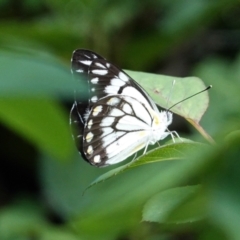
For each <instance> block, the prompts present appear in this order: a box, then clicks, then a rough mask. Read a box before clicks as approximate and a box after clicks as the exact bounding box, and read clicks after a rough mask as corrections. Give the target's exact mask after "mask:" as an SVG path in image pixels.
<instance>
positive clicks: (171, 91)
mask: <svg viewBox="0 0 240 240" xmlns="http://www.w3.org/2000/svg"><path fill="white" fill-rule="evenodd" d="M175 83H176V81H175V79H174V80H173V81H172V87H171V90H170V93H169V95H168V99H167V109H168V106H169V102H170V99H171V97H172V93H173V87H174V85H175Z"/></svg>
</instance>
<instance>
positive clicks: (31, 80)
mask: <svg viewBox="0 0 240 240" xmlns="http://www.w3.org/2000/svg"><path fill="white" fill-rule="evenodd" d="M15 51H16V49H15ZM19 51H21V52H20V53H17V52H14V53H12V52H7V51H1V52H0V65H1V73H0V78H1V81H0V94H1V96H8V97H10V96H13V97H16V96H34V97H35V96H36V95H37V96H46V95H47V96H51V97H53V96H55V97H56V96H61V97H65V98H66V97H68V98H69V97H70V96H71V98H72V96H73V89H74V88H73V81H72V78H71V74H70V59H69V67H68V68H66V67H65V66H64V65H63V64H61V63H60V61H59V60H57V59H56V58H55V57H53V56H51V55H48V54H43V53H42V52H40V51H39V52H38V51H29V50H28V51H27V50H26V49H19Z"/></svg>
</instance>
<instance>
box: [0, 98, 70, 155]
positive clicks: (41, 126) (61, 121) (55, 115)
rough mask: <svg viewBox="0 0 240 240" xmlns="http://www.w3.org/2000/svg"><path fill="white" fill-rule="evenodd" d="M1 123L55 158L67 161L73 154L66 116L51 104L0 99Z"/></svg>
mask: <svg viewBox="0 0 240 240" xmlns="http://www.w3.org/2000/svg"><path fill="white" fill-rule="evenodd" d="M0 120H1V121H2V122H3V123H4V124H6V125H7V126H8V127H10V128H12V129H14V130H15V131H16V132H17V133H19V134H20V135H22V136H23V137H25V138H26V139H28V140H29V142H31V143H33V144H35V145H36V146H37V147H39V149H41V150H43V151H46V152H48V153H49V154H51V155H53V156H55V157H57V158H60V159H66V158H69V156H70V155H71V153H72V152H73V142H72V139H71V136H70V131H69V126H68V115H67V114H66V113H65V111H64V110H63V109H62V107H61V106H60V105H59V104H57V103H56V102H55V101H53V100H50V99H47V98H27V97H25V98H0Z"/></svg>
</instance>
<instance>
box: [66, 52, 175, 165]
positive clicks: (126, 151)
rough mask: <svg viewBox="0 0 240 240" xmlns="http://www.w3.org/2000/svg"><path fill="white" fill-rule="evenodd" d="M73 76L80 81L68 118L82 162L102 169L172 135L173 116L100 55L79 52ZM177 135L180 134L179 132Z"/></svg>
mask: <svg viewBox="0 0 240 240" xmlns="http://www.w3.org/2000/svg"><path fill="white" fill-rule="evenodd" d="M72 73H73V74H74V75H75V76H76V79H77V81H79V83H80V84H79V89H78V90H77V91H76V98H77V99H76V100H75V102H74V104H73V107H72V110H71V114H70V124H71V126H72V132H73V138H74V139H75V142H76V146H77V148H78V150H79V152H80V153H81V155H82V157H83V158H84V159H85V160H86V161H87V162H89V163H90V164H92V165H94V166H97V167H103V166H107V165H112V164H116V163H119V162H121V161H123V160H125V159H126V158H127V157H129V156H131V155H133V154H134V153H136V152H137V151H139V150H140V149H143V148H145V150H144V153H145V152H146V150H147V147H148V145H149V144H155V143H156V142H158V141H159V140H162V139H164V138H166V137H167V136H168V135H171V136H172V138H173V133H176V132H170V131H169V130H168V126H169V125H170V124H171V123H172V113H171V112H169V111H167V110H166V111H159V110H158V108H157V105H156V104H155V103H154V102H153V100H152V99H151V98H150V97H149V95H148V94H147V93H146V92H145V91H144V89H143V88H142V87H141V86H140V85H139V84H138V83H136V82H135V81H134V80H133V79H132V78H131V77H130V76H128V75H127V74H126V73H125V72H124V71H123V70H121V69H119V68H117V67H116V66H114V65H113V64H111V63H110V62H108V61H107V60H106V59H104V58H103V57H101V56H100V55H98V54H96V53H94V52H92V51H89V50H83V49H78V50H75V51H74V52H73V56H72ZM176 135H177V133H176Z"/></svg>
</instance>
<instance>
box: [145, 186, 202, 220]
mask: <svg viewBox="0 0 240 240" xmlns="http://www.w3.org/2000/svg"><path fill="white" fill-rule="evenodd" d="M199 189H200V186H186V187H178V188H171V189H168V190H165V191H162V192H160V193H158V194H157V195H155V196H153V197H152V198H151V199H149V200H148V201H147V203H146V204H145V206H144V208H143V220H144V221H150V222H158V223H166V222H167V223H170V222H171V223H186V222H192V221H197V220H200V219H202V217H203V214H204V212H203V201H202V198H201V197H199V196H198V198H196V197H195V196H196V194H197V193H198V192H199ZM184 205H185V206H184ZM180 209H181V213H180Z"/></svg>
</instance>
